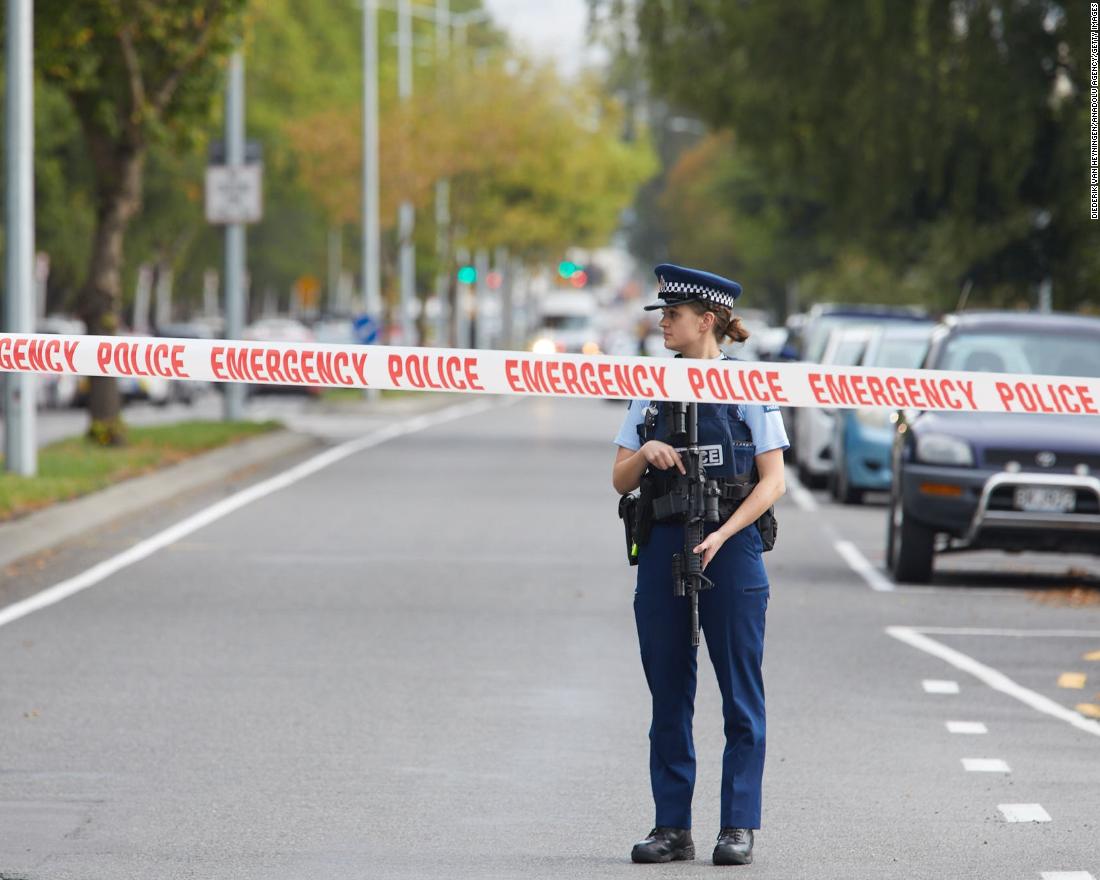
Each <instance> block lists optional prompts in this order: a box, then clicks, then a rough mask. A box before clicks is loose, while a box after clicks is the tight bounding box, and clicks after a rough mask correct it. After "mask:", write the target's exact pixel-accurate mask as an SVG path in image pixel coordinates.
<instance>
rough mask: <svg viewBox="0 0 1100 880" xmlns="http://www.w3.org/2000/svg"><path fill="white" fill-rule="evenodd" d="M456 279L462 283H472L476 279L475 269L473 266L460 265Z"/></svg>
mask: <svg viewBox="0 0 1100 880" xmlns="http://www.w3.org/2000/svg"><path fill="white" fill-rule="evenodd" d="M458 280H459V282H460V283H462V284H474V283H475V282H476V281H477V269H476V267H474V266H461V267H459V270H458Z"/></svg>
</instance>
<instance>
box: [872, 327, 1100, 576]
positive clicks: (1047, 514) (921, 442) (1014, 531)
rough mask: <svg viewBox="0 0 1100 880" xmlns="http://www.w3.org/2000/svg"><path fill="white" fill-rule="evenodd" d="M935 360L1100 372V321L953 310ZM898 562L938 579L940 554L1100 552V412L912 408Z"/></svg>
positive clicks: (898, 435) (895, 529) (897, 456)
mask: <svg viewBox="0 0 1100 880" xmlns="http://www.w3.org/2000/svg"><path fill="white" fill-rule="evenodd" d="M923 366H924V367H926V368H928V369H934V370H936V369H938V370H972V371H985V372H1011V373H1034V374H1039V375H1065V376H1088V377H1097V376H1100V319H1097V318H1089V317H1085V316H1083V315H1050V314H1035V313H1029V314H1021V313H984V314H981V313H978V314H962V315H953V316H949V317H948V318H947V319H945V321H944V323H943V324H942V325H940V326H939V327H937V328H936V330H935V331H933V334H932V338H931V343H930V347H929V351H928V354H927V356H926V358H925V361H924V364H923ZM891 464H892V468H893V478H892V481H891V489H890V515H889V517H888V523H887V535H886V562H887V566H888V567H889V569H890V571H891V572H892V573H893V575H894V577H895V579H896V580H898V581H901V582H908V583H926V582H927V581H928V580H930V579H931V576H932V570H933V561H934V558H935V555H936V553H937V552H943V551H947V550H969V549H988V548H992V549H1001V550H1010V551H1017V550H1034V551H1054V552H1077V553H1100V478H1098V476H1097V475H1098V473H1100V416H1081V415H1057V414H1024V413H1020V414H1016V413H963V412H915V411H909V410H902V411H900V412H899V413H898V422H897V426H896V429H895V434H894V442H893V450H892V460H891Z"/></svg>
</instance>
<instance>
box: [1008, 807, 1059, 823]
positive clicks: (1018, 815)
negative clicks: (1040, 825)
mask: <svg viewBox="0 0 1100 880" xmlns="http://www.w3.org/2000/svg"><path fill="white" fill-rule="evenodd" d="M997 809H998V810H1000V811H1001V814H1002V815H1003V816H1004V817H1005V821H1006V822H1049V821H1050V813H1048V812H1047V811H1046V810H1044V809H1043V808H1042V806H1041V805H1039V804H997Z"/></svg>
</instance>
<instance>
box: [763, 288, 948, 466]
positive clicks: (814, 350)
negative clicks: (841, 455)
mask: <svg viewBox="0 0 1100 880" xmlns="http://www.w3.org/2000/svg"><path fill="white" fill-rule="evenodd" d="M927 321H928V312H927V311H926V310H925V309H922V308H918V307H916V306H883V305H844V304H842V303H816V304H814V305H813V306H811V307H810V309H809V311H808V312H806V313H804V314H799V315H792V316H791V317H789V318H788V319H787V327H788V328H789V329H790V330H791V337H790V340H789V344H790V347H791V348H793V349H794V351H795V352H797V354H798V358H799V360H803V361H809V362H811V363H819V362H820V361H821V358H822V355H823V354H824V353H825V345H826V343H828V341H829V335H830V334H831V333H832V332H833V331H834V330H837V329H840V328H843V327H876V326H881V325H883V324H886V323H894V322H898V323H906V322H910V323H911V322H918V323H927ZM804 412H808V410H800V409H798V408H796V407H785V408H784V409H783V420H784V422H785V423H786V426H787V436H788V437H789V438H790V440H791V449H790V450H789V454H790V456H791V459H792V460H793V461H797V460H798V433H799V432H798V421H799V419H801V418H802V414H803V413H804ZM817 482H818V483H820V482H821V477H818V479H817Z"/></svg>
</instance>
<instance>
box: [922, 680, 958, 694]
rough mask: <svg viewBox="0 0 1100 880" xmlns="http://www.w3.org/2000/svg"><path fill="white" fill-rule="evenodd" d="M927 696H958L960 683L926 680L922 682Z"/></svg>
mask: <svg viewBox="0 0 1100 880" xmlns="http://www.w3.org/2000/svg"><path fill="white" fill-rule="evenodd" d="M921 687H923V688H924V692H925V693H926V694H957V693H958V692H959V683H958V682H957V681H941V680H940V679H935V678H926V679H925V680H924V681H922V682H921Z"/></svg>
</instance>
